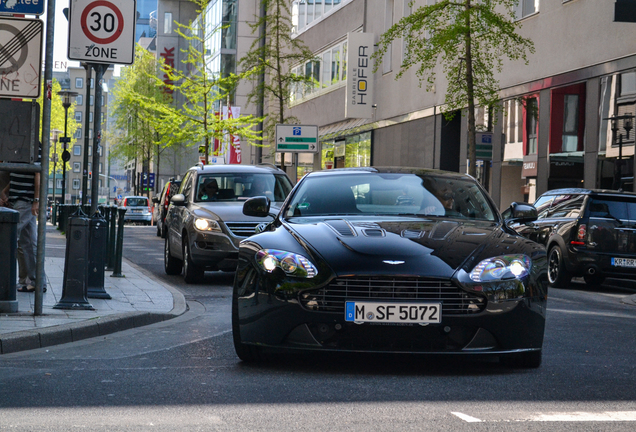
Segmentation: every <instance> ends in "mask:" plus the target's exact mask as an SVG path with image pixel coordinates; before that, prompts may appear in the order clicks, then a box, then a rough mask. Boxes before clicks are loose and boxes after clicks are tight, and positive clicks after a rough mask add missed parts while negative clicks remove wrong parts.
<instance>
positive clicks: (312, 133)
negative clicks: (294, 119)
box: [276, 124, 318, 153]
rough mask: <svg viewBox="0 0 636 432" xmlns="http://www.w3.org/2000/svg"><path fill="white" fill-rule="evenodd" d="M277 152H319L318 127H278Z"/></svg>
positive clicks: (280, 125) (281, 125)
mask: <svg viewBox="0 0 636 432" xmlns="http://www.w3.org/2000/svg"><path fill="white" fill-rule="evenodd" d="M276 151H278V152H285V151H288V152H289V151H291V152H295V153H317V152H318V126H309V125H283V124H279V125H276Z"/></svg>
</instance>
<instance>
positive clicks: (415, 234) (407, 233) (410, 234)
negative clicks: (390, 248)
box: [400, 230, 426, 239]
mask: <svg viewBox="0 0 636 432" xmlns="http://www.w3.org/2000/svg"><path fill="white" fill-rule="evenodd" d="M424 234H426V232H425V231H416V230H404V231H402V233H401V234H400V235H401V236H402V237H404V238H410V239H418V238H422V237H424Z"/></svg>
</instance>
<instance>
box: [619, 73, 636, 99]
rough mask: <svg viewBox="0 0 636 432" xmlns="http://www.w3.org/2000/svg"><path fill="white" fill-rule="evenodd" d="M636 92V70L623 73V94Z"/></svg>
mask: <svg viewBox="0 0 636 432" xmlns="http://www.w3.org/2000/svg"><path fill="white" fill-rule="evenodd" d="M634 93H636V72H627V73H623V74H621V96H625V95H630V94H634Z"/></svg>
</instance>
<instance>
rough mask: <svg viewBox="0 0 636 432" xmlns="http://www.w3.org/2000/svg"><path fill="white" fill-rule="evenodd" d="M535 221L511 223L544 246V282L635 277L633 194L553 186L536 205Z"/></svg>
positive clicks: (598, 281)
mask: <svg viewBox="0 0 636 432" xmlns="http://www.w3.org/2000/svg"><path fill="white" fill-rule="evenodd" d="M534 206H535V207H536V208H537V212H538V216H539V217H538V219H537V220H536V221H534V222H532V223H528V224H517V225H513V226H512V227H513V228H514V229H515V230H516V231H517V232H518V233H519V234H521V235H523V236H525V237H527V238H529V239H531V240H534V241H536V242H538V243H541V244H544V245H545V246H546V248H547V250H548V280H549V281H550V285H552V286H561V287H564V286H567V285H568V284H569V283H570V280H571V279H572V277H581V276H582V277H584V278H585V282H586V283H587V284H588V285H593V286H598V285H600V284H601V283H603V281H604V280H605V278H606V277H614V278H628V279H635V278H636V193H629V192H618V191H609V190H590V189H555V190H552V191H549V192H546V193H544V194H543V195H541V196H540V197H539V199H537V200H536V201H535V203H534Z"/></svg>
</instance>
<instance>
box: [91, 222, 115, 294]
mask: <svg viewBox="0 0 636 432" xmlns="http://www.w3.org/2000/svg"><path fill="white" fill-rule="evenodd" d="M107 231H108V224H107V223H106V220H105V219H104V218H102V215H101V214H99V211H97V212H95V214H94V215H93V217H92V218H91V221H90V240H89V245H88V246H89V254H88V255H89V259H88V289H87V291H86V295H87V297H88V298H98V299H106V300H110V299H111V298H112V297H111V296H110V294H108V293H107V292H106V290H105V289H104V261H105V259H106V247H107V242H106V241H107V237H106V236H107Z"/></svg>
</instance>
